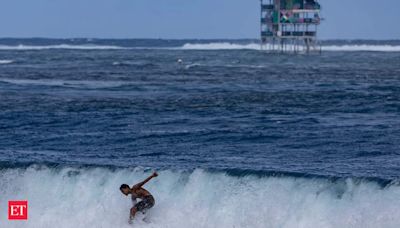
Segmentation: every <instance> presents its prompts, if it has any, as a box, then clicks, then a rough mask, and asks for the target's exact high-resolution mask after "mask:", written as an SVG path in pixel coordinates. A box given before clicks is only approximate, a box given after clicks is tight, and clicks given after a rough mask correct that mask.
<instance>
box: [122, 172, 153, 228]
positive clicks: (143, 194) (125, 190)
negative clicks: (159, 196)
mask: <svg viewBox="0 0 400 228" xmlns="http://www.w3.org/2000/svg"><path fill="white" fill-rule="evenodd" d="M157 176H158V174H157V172H154V173H153V174H152V175H151V176H149V177H148V178H146V179H145V180H144V181H142V182H140V183H137V184H135V185H134V186H133V187H132V188H130V187H129V185H127V184H122V185H121V187H120V188H119V189H120V190H121V192H122V194H124V195H126V196H128V195H129V194H131V195H132V202H133V207H132V208H131V211H130V214H129V223H132V221H133V219H134V217H135V214H136V213H137V212H138V211H140V212H143V213H145V212H146V211H147V210H148V209H150V208H152V207H153V206H154V203H155V201H154V197H153V196H152V195H151V194H150V192H149V191H147V190H146V189H144V188H143V187H142V186H143V185H145V184H146V183H147V182H149V181H150V180H151V179H152V178H153V177H157ZM138 198H139V199H141V201H140V202H139V203H136V199H138Z"/></svg>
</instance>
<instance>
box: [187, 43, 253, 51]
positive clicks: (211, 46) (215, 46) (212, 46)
mask: <svg viewBox="0 0 400 228" xmlns="http://www.w3.org/2000/svg"><path fill="white" fill-rule="evenodd" d="M181 49H184V50H240V49H249V50H260V44H256V43H250V44H235V43H228V42H224V43H208V44H191V43H187V44H184V45H183V46H182V47H181Z"/></svg>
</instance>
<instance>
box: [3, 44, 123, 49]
mask: <svg viewBox="0 0 400 228" xmlns="http://www.w3.org/2000/svg"><path fill="white" fill-rule="evenodd" d="M47 49H77V50H119V49H129V48H126V47H120V46H112V45H89V44H87V45H70V44H58V45H43V46H36V45H23V44H21V45H17V46H9V45H0V50H47Z"/></svg>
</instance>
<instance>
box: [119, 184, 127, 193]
mask: <svg viewBox="0 0 400 228" xmlns="http://www.w3.org/2000/svg"><path fill="white" fill-rule="evenodd" d="M125 188H129V185H127V184H121V187H119V190H121V191H122V189H125Z"/></svg>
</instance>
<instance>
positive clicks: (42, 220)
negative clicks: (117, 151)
mask: <svg viewBox="0 0 400 228" xmlns="http://www.w3.org/2000/svg"><path fill="white" fill-rule="evenodd" d="M147 175H149V173H144V172H143V171H141V170H128V169H120V170H116V171H110V170H106V169H102V168H93V169H73V168H64V169H62V170H59V171H55V170H51V169H48V168H43V167H42V168H40V169H37V168H29V169H27V170H21V169H8V170H1V171H0V182H1V183H2V184H1V185H0V193H1V197H0V221H2V225H1V226H2V227H10V228H12V227H21V226H24V227H40V228H46V227H54V225H55V224H57V227H59V228H63V227H76V228H80V227H85V228H86V227H96V228H97V227H131V226H129V225H128V223H127V220H128V214H129V209H130V207H131V202H130V199H129V197H126V196H124V195H122V194H121V193H120V192H119V189H118V188H119V186H120V184H122V183H128V184H130V185H132V184H134V183H136V182H138V181H140V180H142V179H144V178H145V177H146V176H147ZM146 188H147V189H148V190H149V191H150V192H152V193H153V194H154V196H155V199H156V205H155V207H154V208H153V209H151V210H150V212H149V214H148V220H150V223H145V222H142V221H140V220H136V221H135V224H134V227H152V228H156V227H160V228H165V227H167V228H168V227H170V228H187V227H191V228H208V227H221V228H225V227H226V228H232V227H249V228H268V227H271V228H273V227H282V228H292V227H307V228H313V227H315V228H320V227H355V228H357V227H360V228H364V227H388V228H390V227H393V228H395V227H396V228H397V227H399V226H400V204H399V203H398V199H399V198H400V187H398V186H391V187H387V188H385V189H381V188H379V187H378V185H376V184H374V183H359V184H356V183H354V182H353V181H350V180H348V181H347V182H343V183H336V184H333V183H330V182H328V181H324V180H310V179H294V178H278V177H269V178H257V177H240V178H239V177H231V176H226V175H224V174H212V173H208V172H205V171H202V170H196V171H195V172H193V173H190V174H188V173H181V172H172V171H163V172H160V176H159V177H158V178H156V179H155V180H152V181H151V182H150V183H149V184H148V185H146ZM24 199H25V200H28V201H29V220H28V221H25V222H16V221H8V220H7V201H8V200H24Z"/></svg>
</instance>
